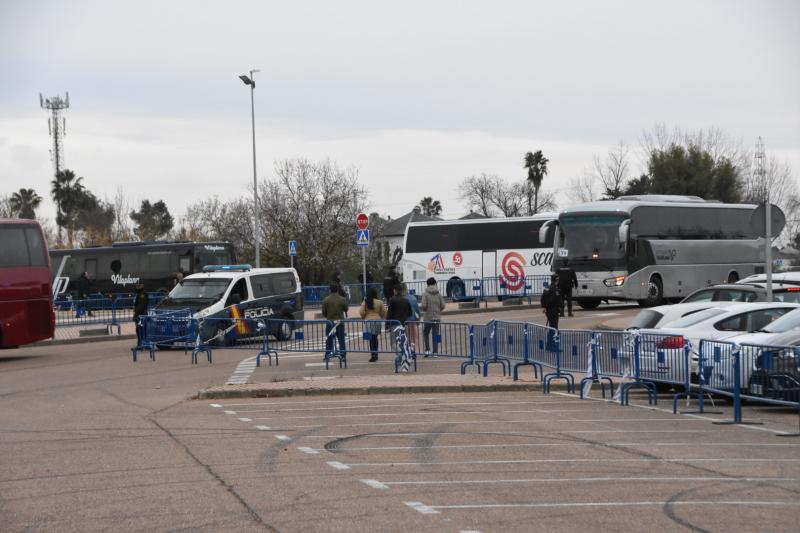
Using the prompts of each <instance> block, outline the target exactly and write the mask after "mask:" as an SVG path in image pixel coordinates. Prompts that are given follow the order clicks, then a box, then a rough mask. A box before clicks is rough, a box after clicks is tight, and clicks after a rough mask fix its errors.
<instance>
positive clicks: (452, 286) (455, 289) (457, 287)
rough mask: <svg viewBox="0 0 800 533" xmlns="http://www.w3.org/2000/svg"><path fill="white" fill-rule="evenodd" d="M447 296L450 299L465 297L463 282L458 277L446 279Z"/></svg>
mask: <svg viewBox="0 0 800 533" xmlns="http://www.w3.org/2000/svg"><path fill="white" fill-rule="evenodd" d="M447 297H448V298H450V299H451V300H453V301H455V300H463V299H465V298H466V297H467V291H466V289H465V288H464V282H463V281H462V280H461V279H460V278H452V279H450V280H448V281H447Z"/></svg>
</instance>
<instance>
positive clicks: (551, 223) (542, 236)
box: [539, 220, 558, 244]
mask: <svg viewBox="0 0 800 533" xmlns="http://www.w3.org/2000/svg"><path fill="white" fill-rule="evenodd" d="M557 225H558V221H557V220H548V221H547V222H545V223H544V224H542V227H541V228H539V244H547V232H548V231H549V230H550V228H551V227H555V226H557Z"/></svg>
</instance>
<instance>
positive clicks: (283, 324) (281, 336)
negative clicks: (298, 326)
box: [275, 317, 292, 341]
mask: <svg viewBox="0 0 800 533" xmlns="http://www.w3.org/2000/svg"><path fill="white" fill-rule="evenodd" d="M289 320H291V319H290V318H289V317H283V319H282V320H281V321H280V322H279V323H278V327H277V328H276V329H275V338H276V339H278V340H279V341H288V340H289V338H290V337H291V336H292V323H291V322H289Z"/></svg>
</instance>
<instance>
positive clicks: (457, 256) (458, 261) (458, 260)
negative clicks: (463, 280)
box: [453, 252, 464, 267]
mask: <svg viewBox="0 0 800 533" xmlns="http://www.w3.org/2000/svg"><path fill="white" fill-rule="evenodd" d="M463 263H464V256H463V255H461V252H456V253H454V254H453V264H454V265H455V266H457V267H460V266H461V265H462V264H463Z"/></svg>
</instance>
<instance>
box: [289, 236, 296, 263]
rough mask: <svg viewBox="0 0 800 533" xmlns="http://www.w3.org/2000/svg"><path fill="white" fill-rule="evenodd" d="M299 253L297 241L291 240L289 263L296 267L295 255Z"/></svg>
mask: <svg viewBox="0 0 800 533" xmlns="http://www.w3.org/2000/svg"><path fill="white" fill-rule="evenodd" d="M296 255H297V241H289V265H290V266H291V267H292V268H294V257H295V256H296Z"/></svg>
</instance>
